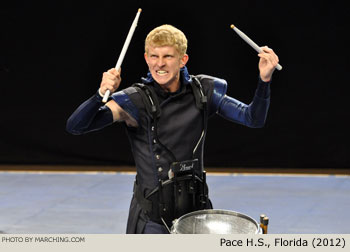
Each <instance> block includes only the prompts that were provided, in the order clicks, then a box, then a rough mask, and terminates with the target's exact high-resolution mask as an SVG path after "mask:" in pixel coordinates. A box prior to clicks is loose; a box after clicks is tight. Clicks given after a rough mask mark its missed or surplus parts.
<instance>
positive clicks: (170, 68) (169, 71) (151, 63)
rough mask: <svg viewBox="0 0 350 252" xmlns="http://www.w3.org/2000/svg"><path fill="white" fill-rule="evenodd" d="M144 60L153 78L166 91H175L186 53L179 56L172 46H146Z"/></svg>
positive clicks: (186, 56)
mask: <svg viewBox="0 0 350 252" xmlns="http://www.w3.org/2000/svg"><path fill="white" fill-rule="evenodd" d="M145 60H146V62H147V65H148V68H149V70H150V72H151V74H152V77H153V79H154V80H155V81H156V82H157V83H158V84H159V85H160V86H161V87H162V88H163V89H164V90H166V91H169V92H175V91H176V90H177V89H178V88H179V87H180V68H182V67H184V66H185V65H186V63H187V61H188V55H187V54H185V55H184V56H183V57H180V55H179V53H178V51H177V50H176V48H175V47H174V46H161V47H151V46H149V47H148V53H145Z"/></svg>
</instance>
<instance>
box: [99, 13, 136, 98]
mask: <svg viewBox="0 0 350 252" xmlns="http://www.w3.org/2000/svg"><path fill="white" fill-rule="evenodd" d="M141 11H142V9H138V11H137V13H136V17H135V19H134V21H133V22H132V25H131V27H130V30H129V33H128V36H127V37H126V40H125V42H124V45H123V49H122V51H121V53H120V55H119V58H118V61H117V64H116V66H115V69H117V70H118V71H119V68H120V66H121V65H122V62H123V59H124V56H125V54H126V51H127V50H128V47H129V44H130V41H131V38H132V35H133V34H134V31H135V28H136V26H137V21H138V20H139V17H140V13H141ZM110 93H111V91H110V90H108V89H107V90H106V93H105V95H104V96H103V99H102V101H103V102H107V99H108V97H109V95H110Z"/></svg>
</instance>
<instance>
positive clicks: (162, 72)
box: [157, 70, 167, 74]
mask: <svg viewBox="0 0 350 252" xmlns="http://www.w3.org/2000/svg"><path fill="white" fill-rule="evenodd" d="M166 73H167V71H162V70H159V71H157V74H166Z"/></svg>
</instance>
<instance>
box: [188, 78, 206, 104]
mask: <svg viewBox="0 0 350 252" xmlns="http://www.w3.org/2000/svg"><path fill="white" fill-rule="evenodd" d="M191 77H192V80H193V81H192V82H191V87H192V91H193V95H194V98H195V100H196V106H197V108H199V109H203V108H204V109H205V108H206V104H207V101H208V99H207V96H206V95H205V94H204V92H203V87H202V84H201V82H200V81H199V80H198V78H197V77H196V76H193V75H191Z"/></svg>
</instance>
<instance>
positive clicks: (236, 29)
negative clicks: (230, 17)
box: [231, 24, 282, 70]
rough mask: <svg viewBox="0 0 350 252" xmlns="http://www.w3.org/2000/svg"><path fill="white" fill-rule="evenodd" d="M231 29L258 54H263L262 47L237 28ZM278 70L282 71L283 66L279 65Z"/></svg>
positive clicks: (232, 26)
mask: <svg viewBox="0 0 350 252" xmlns="http://www.w3.org/2000/svg"><path fill="white" fill-rule="evenodd" d="M231 28H232V29H233V30H234V31H235V32H236V33H237V34H238V36H240V37H241V38H242V39H243V40H244V41H245V42H247V43H248V44H249V45H250V46H251V47H253V49H254V50H255V51H257V52H258V53H261V52H262V49H261V48H260V46H258V45H257V44H255V43H254V41H253V40H251V39H250V38H249V37H248V36H247V35H245V34H244V33H243V32H241V31H240V30H239V29H238V28H237V27H236V26H234V25H233V24H232V25H231ZM276 69H277V70H282V66H281V65H280V64H277V66H276Z"/></svg>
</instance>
